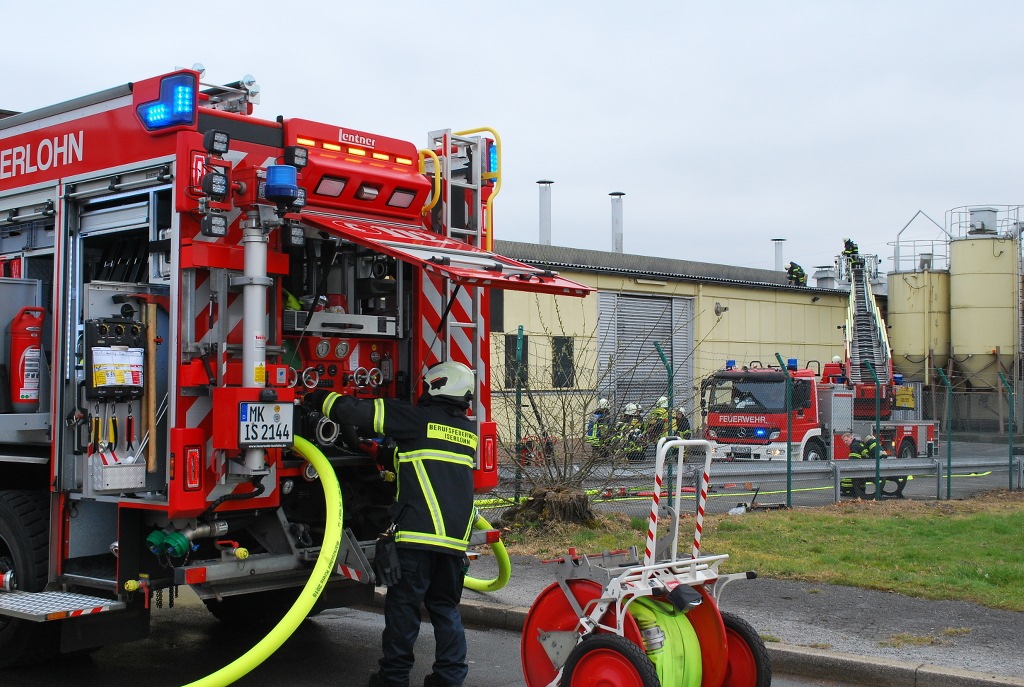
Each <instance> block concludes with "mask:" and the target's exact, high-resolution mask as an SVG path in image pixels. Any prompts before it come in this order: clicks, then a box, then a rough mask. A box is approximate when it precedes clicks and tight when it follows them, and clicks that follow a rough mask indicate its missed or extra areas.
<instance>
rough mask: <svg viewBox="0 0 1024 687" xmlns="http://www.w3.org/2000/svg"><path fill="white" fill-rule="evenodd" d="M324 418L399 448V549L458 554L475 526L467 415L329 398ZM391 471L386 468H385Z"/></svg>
mask: <svg viewBox="0 0 1024 687" xmlns="http://www.w3.org/2000/svg"><path fill="white" fill-rule="evenodd" d="M323 411H324V415H325V416H327V417H329V418H331V419H332V420H334V421H335V422H338V423H340V424H348V425H355V426H356V427H357V428H358V429H359V430H360V431H361V432H362V433H364V434H374V435H377V436H387V437H390V438H391V439H393V440H394V441H395V443H396V444H397V445H398V451H397V453H396V455H395V458H394V460H395V465H394V470H395V473H396V474H397V476H398V477H397V481H398V494H397V497H396V499H397V501H396V503H395V505H394V506H393V508H394V511H393V517H394V522H395V525H396V531H395V541H396V543H397V544H398V545H399V546H407V547H415V548H426V549H430V550H433V551H442V552H445V553H450V554H453V555H461V554H462V553H463V552H464V551H465V550H466V547H467V546H468V545H469V535H470V531H471V530H472V527H473V520H474V519H475V518H474V511H473V468H474V465H475V462H476V461H475V457H476V448H477V442H478V437H477V434H476V426H475V424H474V423H473V422H472V421H470V420H469V418H467V417H466V415H465V412H464V411H462V410H460V409H458V408H456V407H454V406H450V405H448V404H445V403H436V402H431V401H430V400H427V399H424V400H423V401H422V402H421V403H420V405H415V406H414V405H412V404H410V403H406V402H404V401H396V400H393V399H388V398H377V399H373V400H359V399H354V398H352V397H351V396H340V395H338V394H331V395H330V396H328V397H327V398H326V399H325V400H324V403H323ZM388 467H390V466H388Z"/></svg>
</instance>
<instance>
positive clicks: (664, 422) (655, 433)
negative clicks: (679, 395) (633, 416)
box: [644, 396, 668, 441]
mask: <svg viewBox="0 0 1024 687" xmlns="http://www.w3.org/2000/svg"><path fill="white" fill-rule="evenodd" d="M667 431H668V396H662V397H661V398H659V399H658V402H657V403H655V404H654V408H652V409H651V413H650V415H648V416H647V421H646V422H645V423H644V434H645V435H646V437H647V440H648V441H657V440H658V439H659V438H661V437H663V436H665V433H666V432H667Z"/></svg>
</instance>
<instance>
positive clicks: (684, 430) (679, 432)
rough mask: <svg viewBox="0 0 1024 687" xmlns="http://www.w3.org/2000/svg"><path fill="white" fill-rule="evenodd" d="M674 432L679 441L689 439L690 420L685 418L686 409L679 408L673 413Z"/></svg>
mask: <svg viewBox="0 0 1024 687" xmlns="http://www.w3.org/2000/svg"><path fill="white" fill-rule="evenodd" d="M675 421H676V426H675V432H676V436H677V437H679V438H680V439H689V438H690V418H688V417H687V416H686V408H685V407H683V406H679V407H678V408H676V412H675Z"/></svg>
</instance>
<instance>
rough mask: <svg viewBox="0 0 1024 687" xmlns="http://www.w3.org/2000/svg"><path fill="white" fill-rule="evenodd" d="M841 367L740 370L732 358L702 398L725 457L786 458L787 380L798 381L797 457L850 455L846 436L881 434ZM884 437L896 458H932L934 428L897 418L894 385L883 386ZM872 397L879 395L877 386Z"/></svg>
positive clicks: (710, 435) (710, 431)
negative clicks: (875, 392)
mask: <svg viewBox="0 0 1024 687" xmlns="http://www.w3.org/2000/svg"><path fill="white" fill-rule="evenodd" d="M840 369H841V366H840V364H839V363H828V364H826V365H825V366H824V370H823V374H822V375H821V376H819V375H818V374H817V373H816V372H815V371H814V370H813V369H810V368H802V369H796V367H795V365H794V366H793V367H792V368H790V367H789V366H787V369H781V368H779V367H751V366H744V367H742V368H738V367H736V366H735V364H733V363H732V362H731V361H730V364H727V365H726V367H725V369H723V370H720V371H718V372H715V373H714V374H713V375H711V377H710V378H709V379H708V380H707V382H706V383H705V387H704V392H703V396H702V411H703V412H704V413H706V422H705V435H706V438H707V439H709V440H710V441H713V442H714V443H715V447H714V453H715V457H716V458H717V459H720V460H723V459H724V460H786V450H787V436H786V432H787V418H786V385H787V381H786V380H787V377H788V378H789V380H790V383H791V384H792V392H791V393H792V405H791V411H790V415H791V420H792V429H793V434H792V451H793V459H794V460H830V459H844V458H849V457H850V451H849V447H848V446H847V445H846V444H845V443H844V442H843V440H842V436H843V434H846V433H850V434H853V435H855V436H857V437H863V436H865V435H867V434H873V433H874V431H875V400H874V395H873V393H872V394H871V395H863V394H862V395H861V396H860V397H858V392H859V391H860V392H863V391H866V389H860V390H858V389H857V388H856V386H854V385H850V384H848V383H847V382H846V381H845V377H844V376H843V375H842V374H841V373H840ZM882 389H883V391H882V398H881V399H880V403H879V406H880V411H881V418H882V420H881V421H880V423H879V426H880V433H881V435H880V436H879V437H878V438H879V442H880V444H881V446H882V448H883V450H884V451H885V452H886V453H887V454H888V455H890V456H895V457H899V458H914V457H917V456H931V455H934V453H935V449H936V433H935V423H934V422H926V421H920V420H913V421H895V420H892V419H890V418H891V417H892V410H893V403H892V399H893V395H892V393H891V392H892V387H891V383H889V384H887V385H885V386H883V387H882ZM871 391H872V392H873V391H874V390H873V389H871Z"/></svg>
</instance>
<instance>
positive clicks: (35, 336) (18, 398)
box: [7, 306, 46, 413]
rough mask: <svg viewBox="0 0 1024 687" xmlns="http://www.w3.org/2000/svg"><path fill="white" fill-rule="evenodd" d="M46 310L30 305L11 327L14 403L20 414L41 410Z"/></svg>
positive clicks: (9, 344)
mask: <svg viewBox="0 0 1024 687" xmlns="http://www.w3.org/2000/svg"><path fill="white" fill-rule="evenodd" d="M45 313H46V309H45V308H40V307H32V306H26V307H24V308H22V309H21V310H20V311H18V314H17V316H15V318H14V320H12V321H11V325H10V327H9V335H8V337H7V338H8V341H7V347H8V349H9V350H10V352H11V353H10V361H9V368H10V370H11V406H12V407H13V409H14V412H16V413H34V412H36V411H37V410H39V369H40V365H41V364H42V348H41V344H42V338H43V315H44V314H45Z"/></svg>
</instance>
